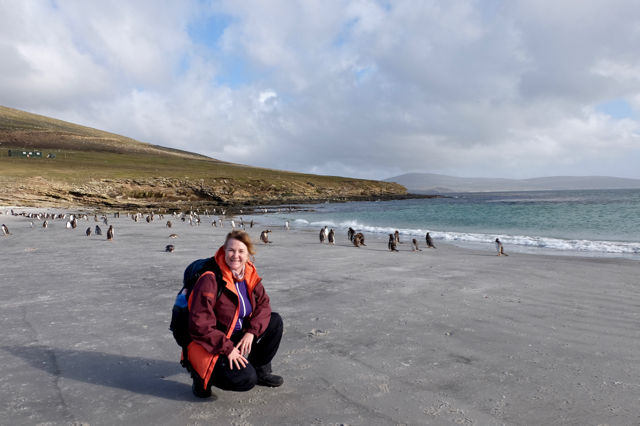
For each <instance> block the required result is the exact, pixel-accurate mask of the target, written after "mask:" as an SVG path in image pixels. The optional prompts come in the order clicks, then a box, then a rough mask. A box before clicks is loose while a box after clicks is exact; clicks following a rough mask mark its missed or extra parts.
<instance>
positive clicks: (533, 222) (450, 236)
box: [273, 189, 640, 259]
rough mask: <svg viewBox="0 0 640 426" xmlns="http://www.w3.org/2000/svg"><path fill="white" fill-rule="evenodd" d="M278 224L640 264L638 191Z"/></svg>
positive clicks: (397, 204)
mask: <svg viewBox="0 0 640 426" xmlns="http://www.w3.org/2000/svg"><path fill="white" fill-rule="evenodd" d="M308 207H309V208H310V209H313V211H309V212H281V213H278V214H276V215H274V217H273V219H277V220H282V222H283V223H284V221H285V220H289V221H291V224H292V226H297V227H298V228H302V227H310V228H318V229H319V228H321V227H323V226H325V225H328V226H329V227H330V228H335V229H336V232H337V233H338V235H340V233H341V232H343V233H344V234H345V235H346V230H347V229H348V228H349V227H353V228H354V229H355V230H357V231H359V232H363V233H365V235H366V234H367V233H368V234H373V235H371V236H372V237H374V236H376V235H379V236H380V237H381V238H385V239H386V236H387V234H389V233H392V232H394V231H395V230H396V229H397V230H398V231H399V232H400V234H401V235H405V236H406V237H405V239H408V237H409V236H411V238H417V239H418V241H420V242H422V245H424V236H425V234H426V233H427V232H430V233H431V236H432V237H433V238H434V239H435V240H436V241H437V240H441V241H446V242H452V243H454V244H458V245H462V246H465V245H467V246H470V247H473V246H478V247H479V246H481V245H482V246H486V245H488V244H491V243H492V242H493V241H494V240H495V239H496V237H499V238H500V240H501V241H502V242H503V244H504V245H505V251H507V247H509V249H510V250H511V251H529V252H531V251H532V252H540V253H542V252H544V254H549V253H555V254H580V255H595V256H610V255H613V256H622V257H631V258H637V259H640V190H637V189H625V190H589V191H585V190H581V191H527V192H500V193H463V194H462V193H457V194H451V195H449V196H448V197H447V198H436V199H417V200H401V201H377V202H351V203H337V204H321V205H310V206H308ZM436 245H437V244H436Z"/></svg>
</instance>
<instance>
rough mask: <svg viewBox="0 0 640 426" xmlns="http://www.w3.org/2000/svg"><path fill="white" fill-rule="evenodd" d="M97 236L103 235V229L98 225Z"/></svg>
mask: <svg viewBox="0 0 640 426" xmlns="http://www.w3.org/2000/svg"><path fill="white" fill-rule="evenodd" d="M96 235H102V229H100V227H99V226H98V225H96Z"/></svg>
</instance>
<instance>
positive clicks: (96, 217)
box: [93, 214, 98, 222]
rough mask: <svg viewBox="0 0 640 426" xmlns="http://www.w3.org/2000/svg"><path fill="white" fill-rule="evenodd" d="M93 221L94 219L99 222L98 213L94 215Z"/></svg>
mask: <svg viewBox="0 0 640 426" xmlns="http://www.w3.org/2000/svg"><path fill="white" fill-rule="evenodd" d="M93 221H94V222H97V221H98V215H97V214H96V215H94V216H93Z"/></svg>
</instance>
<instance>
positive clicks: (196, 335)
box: [187, 247, 271, 383]
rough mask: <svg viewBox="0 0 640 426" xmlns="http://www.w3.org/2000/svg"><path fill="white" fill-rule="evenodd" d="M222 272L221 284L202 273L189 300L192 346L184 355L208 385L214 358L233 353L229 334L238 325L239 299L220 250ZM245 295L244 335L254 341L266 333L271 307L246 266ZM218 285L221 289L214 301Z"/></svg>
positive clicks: (217, 257) (259, 282)
mask: <svg viewBox="0 0 640 426" xmlns="http://www.w3.org/2000/svg"><path fill="white" fill-rule="evenodd" d="M215 260H216V263H217V264H218V266H219V267H220V270H221V272H222V279H223V281H224V282H223V283H217V282H216V278H215V275H214V274H213V273H212V272H205V273H204V274H202V276H201V277H200V278H199V279H198V282H197V283H196V284H195V286H194V287H193V291H192V292H191V295H190V296H189V334H190V335H191V339H193V342H191V343H190V344H189V347H188V350H187V353H188V357H189V362H190V363H191V365H192V367H193V368H194V369H195V370H196V371H197V372H198V374H199V375H200V377H202V378H203V380H204V383H208V382H209V378H210V377H211V373H212V372H213V368H214V366H215V364H216V361H217V360H218V356H219V355H220V354H222V355H229V354H230V353H231V351H232V350H233V347H234V346H233V342H232V341H231V340H230V337H231V334H232V333H233V329H234V327H235V324H236V322H237V321H238V314H239V312H240V305H239V304H240V299H239V296H238V293H237V292H236V287H235V285H234V282H233V275H232V273H231V270H230V269H229V267H228V266H227V264H226V262H225V260H224V247H220V249H218V251H217V252H216V254H215ZM244 279H245V281H246V283H247V294H248V295H249V300H250V302H251V307H252V312H251V315H250V317H249V318H248V321H245V322H244V327H245V328H244V330H243V331H244V332H246V333H251V334H253V335H254V336H256V337H258V336H260V335H261V334H262V333H264V331H265V330H266V329H267V326H268V325H269V320H270V318H271V305H270V304H269V296H267V294H266V292H265V291H264V287H263V286H262V279H261V278H260V277H259V276H258V273H257V271H256V268H255V266H254V265H253V263H251V262H247V264H246V266H245V269H244ZM218 284H221V285H224V289H223V291H222V293H221V294H220V298H217V297H216V296H217V294H218Z"/></svg>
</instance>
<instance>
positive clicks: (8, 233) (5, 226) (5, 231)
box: [0, 223, 11, 236]
mask: <svg viewBox="0 0 640 426" xmlns="http://www.w3.org/2000/svg"><path fill="white" fill-rule="evenodd" d="M0 229H2V235H3V236H4V235H11V232H9V228H7V225H5V224H4V223H3V224H2V226H0Z"/></svg>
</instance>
